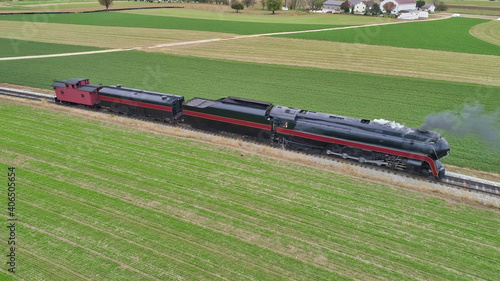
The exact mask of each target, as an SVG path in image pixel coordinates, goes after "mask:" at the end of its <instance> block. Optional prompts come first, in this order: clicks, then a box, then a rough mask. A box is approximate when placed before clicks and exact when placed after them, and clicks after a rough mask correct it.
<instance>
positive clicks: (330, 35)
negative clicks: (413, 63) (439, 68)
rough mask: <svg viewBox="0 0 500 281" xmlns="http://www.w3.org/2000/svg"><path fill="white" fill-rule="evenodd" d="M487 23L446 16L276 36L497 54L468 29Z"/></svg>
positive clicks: (499, 51) (498, 50)
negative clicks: (444, 17)
mask: <svg viewBox="0 0 500 281" xmlns="http://www.w3.org/2000/svg"><path fill="white" fill-rule="evenodd" d="M484 22H487V21H486V20H482V19H473V18H450V19H444V20H435V21H421V22H411V23H404V24H394V25H385V26H375V27H363V28H357V29H345V30H333V31H323V32H311V33H299V34H288V35H277V36H280V37H289V38H300V39H308V40H326V41H336V42H345V43H361V44H372V45H382V46H393V47H403V48H418V49H429V50H439V51H450V52H460V53H471V54H485V55H498V54H500V46H498V45H492V44H490V43H488V42H485V41H482V40H479V39H478V38H476V37H474V36H472V35H471V34H470V32H469V30H470V29H471V28H472V27H473V26H475V25H478V24H481V23H484Z"/></svg>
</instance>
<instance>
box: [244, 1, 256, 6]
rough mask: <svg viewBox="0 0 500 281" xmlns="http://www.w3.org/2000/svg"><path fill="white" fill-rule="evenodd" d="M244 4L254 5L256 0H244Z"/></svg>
mask: <svg viewBox="0 0 500 281" xmlns="http://www.w3.org/2000/svg"><path fill="white" fill-rule="evenodd" d="M243 4H245V6H247V8H248V7H250V5H253V4H255V0H243Z"/></svg>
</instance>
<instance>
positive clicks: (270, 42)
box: [148, 36, 500, 87]
mask: <svg viewBox="0 0 500 281" xmlns="http://www.w3.org/2000/svg"><path fill="white" fill-rule="evenodd" d="M490 38H491V39H493V37H492V36H490ZM332 50H336V52H335V53H334V54H332ZM148 51H153V52H164V53H167V54H176V55H183V56H196V57H206V58H216V59H225V60H236V61H247V62H257V63H266V64H285V65H296V66H305V67H317V68H325V69H338V70H349V71H358V72H368V73H376V74H385V75H396V76H407V77H414V78H424V79H434V80H445V81H454V82H465V83H474V84H483V85H491V86H500V72H499V71H497V68H498V65H500V56H490V55H476V54H465V53H455V52H443V51H432V50H422V49H408V48H399V47H389V46H374V45H367V44H356V45H355V46H353V44H349V43H342V42H330V41H316V42H314V48H311V41H310V40H301V39H294V38H277V37H272V38H270V37H258V38H245V39H238V40H225V41H216V42H209V43H204V44H192V45H184V46H170V47H166V48H165V47H164V48H152V49H148ZM332 83H335V82H334V81H327V85H326V86H325V87H332Z"/></svg>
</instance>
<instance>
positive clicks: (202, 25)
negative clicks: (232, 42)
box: [0, 12, 342, 34]
mask: <svg viewBox="0 0 500 281" xmlns="http://www.w3.org/2000/svg"><path fill="white" fill-rule="evenodd" d="M0 20H9V21H27V22H49V23H69V24H81V25H97V26H121V27H147V28H165V29H181V30H197V31H211V32H224V33H236V34H259V33H270V32H282V31H296V30H308V29H319V28H329V27H338V26H342V25H334V24H293V23H263V22H241V21H223V20H211V19H193V18H182V17H167V16H150V15H140V14H130V13H119V12H108V13H87V14H57V15H46V16H40V15H8V16H0Z"/></svg>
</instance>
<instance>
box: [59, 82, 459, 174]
mask: <svg viewBox="0 0 500 281" xmlns="http://www.w3.org/2000/svg"><path fill="white" fill-rule="evenodd" d="M89 85H92V84H89V81H88V79H81V78H75V79H71V80H67V81H56V82H54V84H53V87H54V89H55V91H56V101H59V102H65V103H73V104H82V105H86V106H92V107H104V108H108V109H109V110H111V111H113V112H116V113H120V114H125V115H131V116H140V117H146V118H151V119H155V120H162V121H166V122H170V123H175V124H187V125H189V126H191V127H193V128H197V129H202V130H207V131H213V132H229V133H235V134H238V135H241V136H244V137H249V138H252V139H258V140H260V141H263V142H268V143H272V144H279V145H282V146H283V147H286V148H289V149H295V150H303V151H306V152H309V153H321V154H326V155H330V156H338V157H342V158H345V159H353V160H357V161H359V162H361V163H367V164H373V165H379V166H387V167H390V168H392V169H399V170H404V171H406V172H410V173H415V174H420V175H423V176H430V175H433V176H434V177H436V178H438V179H441V178H443V177H444V176H445V167H444V166H443V165H442V164H441V162H440V161H439V159H441V158H443V157H445V156H446V155H448V154H449V152H450V146H449V144H448V142H447V141H446V140H445V139H444V138H443V137H441V136H440V135H439V134H438V133H437V132H432V131H420V130H418V129H414V128H410V127H406V126H402V125H400V124H397V123H395V122H389V121H385V120H367V119H356V118H350V117H344V116H338V115H333V114H327V113H319V112H314V111H307V110H300V109H296V108H291V107H285V106H279V105H273V104H272V103H268V102H262V101H256V100H250V99H244V98H237V97H227V98H221V99H218V100H210V99H204V98H193V99H191V100H189V101H187V102H185V101H184V97H183V96H178V95H171V94H165V93H158V92H150V91H144V90H139V89H132V88H125V87H121V86H104V87H102V86H97V85H93V86H92V87H89Z"/></svg>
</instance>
